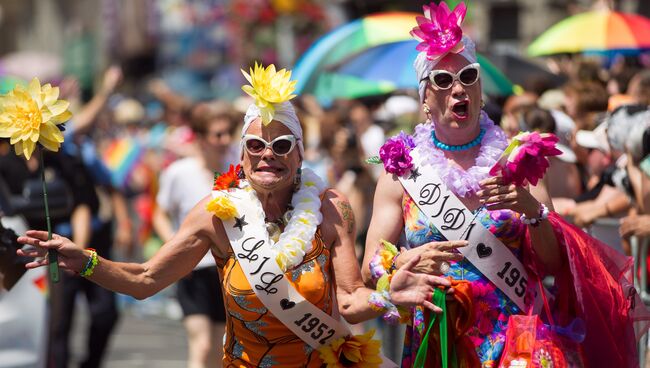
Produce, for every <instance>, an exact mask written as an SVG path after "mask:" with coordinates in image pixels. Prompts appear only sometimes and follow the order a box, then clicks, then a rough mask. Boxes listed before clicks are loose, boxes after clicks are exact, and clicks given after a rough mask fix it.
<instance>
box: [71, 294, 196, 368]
mask: <svg viewBox="0 0 650 368" xmlns="http://www.w3.org/2000/svg"><path fill="white" fill-rule="evenodd" d="M138 303H140V302H138ZM80 307H81V308H80V309H79V311H80V312H81V311H83V312H82V313H78V314H77V315H78V316H80V319H79V320H78V321H77V323H76V324H75V332H74V336H73V341H72V345H73V350H72V354H73V357H74V358H73V359H75V360H77V361H78V360H79V359H80V357H79V354H80V352H82V351H84V350H85V349H84V341H85V333H84V332H83V330H84V327H85V326H86V325H87V320H86V319H85V318H84V316H87V315H86V313H85V310H84V309H83V308H85V306H80ZM143 309H144V307H142V308H138V309H135V308H133V307H132V308H127V309H125V310H124V311H123V312H122V315H121V319H120V321H119V323H118V326H117V327H116V329H115V333H114V335H113V338H112V341H111V345H110V347H109V351H108V354H107V357H106V360H105V363H104V366H103V367H104V368H149V367H152V368H154V367H155V368H185V367H186V358H187V342H186V340H185V331H184V329H183V326H182V324H181V322H180V321H177V320H174V319H170V318H167V317H164V316H161V315H162V314H163V313H160V315H158V316H156V315H141V314H142V313H141V311H142V310H143Z"/></svg>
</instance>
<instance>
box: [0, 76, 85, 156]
mask: <svg viewBox="0 0 650 368" xmlns="http://www.w3.org/2000/svg"><path fill="white" fill-rule="evenodd" d="M58 98H59V88H58V87H52V86H51V85H50V84H46V85H44V86H41V83H40V82H39V80H38V79H37V78H34V79H32V81H31V82H30V83H29V86H27V89H25V88H24V87H23V86H16V88H14V89H13V90H12V91H11V92H9V93H8V94H7V95H5V96H1V97H0V137H2V138H10V140H9V143H10V144H12V145H14V150H15V151H16V154H17V155H21V154H23V155H25V157H26V158H27V159H29V158H30V157H31V156H32V153H33V152H34V148H36V143H37V142H38V143H40V144H41V145H43V147H45V148H46V149H48V150H50V151H55V152H56V151H58V150H59V147H60V146H61V143H63V133H61V130H60V129H59V128H58V127H57V125H59V124H62V123H65V122H66V121H67V120H68V119H70V117H71V116H72V114H71V113H70V111H68V106H69V105H70V104H69V103H68V101H65V100H58Z"/></svg>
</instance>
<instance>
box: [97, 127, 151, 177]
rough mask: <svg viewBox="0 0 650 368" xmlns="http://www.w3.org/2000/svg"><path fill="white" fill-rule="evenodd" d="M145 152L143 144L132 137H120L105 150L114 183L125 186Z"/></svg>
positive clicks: (107, 164) (104, 155)
mask: <svg viewBox="0 0 650 368" xmlns="http://www.w3.org/2000/svg"><path fill="white" fill-rule="evenodd" d="M142 153H143V149H142V146H141V145H140V144H138V143H137V142H136V141H134V140H133V139H131V138H119V139H116V140H115V141H113V142H111V143H110V144H109V146H108V148H107V149H106V151H104V154H103V155H102V156H103V159H104V162H105V163H106V166H108V168H109V169H110V170H111V173H112V181H113V185H115V186H116V187H118V188H124V186H126V183H127V181H128V179H129V176H130V174H131V173H132V172H133V170H134V168H135V166H136V165H137V163H138V161H139V159H140V156H141V155H142Z"/></svg>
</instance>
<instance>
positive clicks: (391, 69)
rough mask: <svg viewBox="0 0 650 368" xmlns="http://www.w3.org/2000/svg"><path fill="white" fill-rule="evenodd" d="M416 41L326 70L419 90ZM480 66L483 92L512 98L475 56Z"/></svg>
mask: <svg viewBox="0 0 650 368" xmlns="http://www.w3.org/2000/svg"><path fill="white" fill-rule="evenodd" d="M417 44H418V41H416V40H408V41H398V42H391V43H386V44H383V45H379V46H375V47H372V48H369V49H367V50H364V51H361V52H359V53H357V54H355V55H352V56H351V57H349V58H346V59H344V60H342V61H341V62H339V63H337V64H334V65H331V66H329V67H328V68H327V69H328V70H331V71H333V72H336V73H337V74H341V75H347V76H354V77H357V78H359V79H360V80H363V81H364V82H365V83H371V82H375V83H379V84H382V85H383V86H384V87H385V88H390V87H392V89H393V90H395V89H402V88H418V80H417V78H416V75H415V70H414V69H413V62H414V61H415V58H416V57H417V55H418V53H419V51H418V50H416V49H415V46H417ZM478 62H479V64H481V85H482V87H483V92H484V93H485V94H488V95H493V96H508V95H511V94H513V84H512V83H511V82H510V81H509V80H508V78H507V77H506V76H505V75H503V73H502V72H501V71H500V70H499V69H498V68H497V67H496V66H494V65H493V64H492V63H491V62H489V61H488V60H487V59H486V58H484V57H483V56H481V55H478Z"/></svg>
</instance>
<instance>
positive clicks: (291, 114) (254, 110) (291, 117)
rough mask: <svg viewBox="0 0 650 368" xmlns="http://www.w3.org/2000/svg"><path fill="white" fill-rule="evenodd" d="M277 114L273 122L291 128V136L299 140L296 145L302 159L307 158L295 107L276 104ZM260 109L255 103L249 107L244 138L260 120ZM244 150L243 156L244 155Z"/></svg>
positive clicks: (242, 131)
mask: <svg viewBox="0 0 650 368" xmlns="http://www.w3.org/2000/svg"><path fill="white" fill-rule="evenodd" d="M273 107H274V108H275V113H274V114H273V120H274V121H278V122H280V123H282V124H283V125H284V126H286V127H287V128H289V130H290V131H291V134H293V135H294V136H295V137H296V138H297V142H296V144H297V145H298V149H299V150H300V157H301V158H303V157H305V146H304V144H303V137H302V128H301V127H300V121H299V120H298V116H297V115H296V110H294V108H293V105H292V104H291V102H289V101H285V102H282V103H279V104H274V105H273ZM261 116H262V115H261V114H260V108H259V107H257V105H255V104H254V103H252V104H250V105H249V106H248V109H247V110H246V116H244V126H243V127H242V129H241V134H242V137H243V136H244V134H246V131H247V130H248V128H249V127H250V126H251V123H252V122H253V121H255V119H257V118H260V117H261ZM243 152H244V151H243V150H242V154H243Z"/></svg>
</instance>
